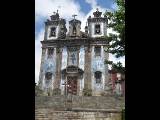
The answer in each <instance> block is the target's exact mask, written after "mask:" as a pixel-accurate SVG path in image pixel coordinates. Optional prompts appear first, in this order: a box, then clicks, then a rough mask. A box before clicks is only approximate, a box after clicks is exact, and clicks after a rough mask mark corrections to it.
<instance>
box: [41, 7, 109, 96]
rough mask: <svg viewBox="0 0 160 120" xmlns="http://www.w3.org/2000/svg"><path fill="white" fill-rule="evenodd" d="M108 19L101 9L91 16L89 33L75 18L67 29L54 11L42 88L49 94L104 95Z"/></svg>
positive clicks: (43, 62) (44, 42)
mask: <svg viewBox="0 0 160 120" xmlns="http://www.w3.org/2000/svg"><path fill="white" fill-rule="evenodd" d="M107 21H108V20H107V17H105V16H102V12H100V11H99V10H98V9H97V10H96V11H95V12H93V17H91V16H89V17H88V19H87V24H86V26H85V32H82V31H81V21H79V20H77V19H76V15H73V19H72V20H71V21H69V28H66V20H65V19H63V18H60V16H59V13H58V11H57V12H54V14H53V15H52V16H50V19H48V20H47V21H46V22H45V33H44V40H42V41H41V44H42V56H41V66H40V74H39V87H40V88H41V89H42V90H43V91H44V92H46V93H47V94H48V93H50V94H52V93H53V91H54V90H57V89H58V90H59V91H60V94H61V95H65V94H68V93H70V94H73V95H79V96H82V95H84V91H87V90H88V91H90V92H91V95H92V96H98V95H101V94H102V93H103V92H104V91H107V89H108V81H109V73H108V65H107V64H105V62H104V61H105V60H108V58H109V53H107V52H106V51H105V50H104V49H105V48H106V47H107V44H108V42H107V40H106V38H105V37H104V36H106V35H107Z"/></svg>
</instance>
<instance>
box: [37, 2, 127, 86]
mask: <svg viewBox="0 0 160 120" xmlns="http://www.w3.org/2000/svg"><path fill="white" fill-rule="evenodd" d="M86 2H87V3H89V4H90V5H91V10H90V11H89V12H88V13H87V14H85V13H83V12H82V11H81V7H80V5H79V4H78V3H77V2H76V0H35V22H36V23H37V22H40V21H41V20H42V19H44V18H45V19H49V17H50V16H51V15H52V14H53V12H54V11H55V12H56V11H57V9H58V10H59V14H60V17H61V18H64V19H66V26H67V29H68V21H69V20H71V19H72V15H73V14H77V15H78V16H77V17H76V18H77V19H78V20H80V21H81V22H82V23H81V30H82V31H84V27H85V25H86V22H87V18H88V17H89V16H92V17H93V12H95V11H96V8H98V9H99V11H101V12H102V14H103V13H104V12H105V11H106V9H107V8H103V7H101V6H98V5H97V1H96V0H86ZM111 32H113V30H112V29H109V30H108V33H111ZM43 38H44V28H41V30H40V32H39V33H37V36H36V40H35V81H36V83H37V82H38V80H39V71H40V60H41V43H40V41H42V40H43ZM110 60H113V61H118V60H120V61H123V64H124V59H116V58H114V57H113V55H110Z"/></svg>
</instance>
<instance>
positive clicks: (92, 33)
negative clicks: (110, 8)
mask: <svg viewBox="0 0 160 120" xmlns="http://www.w3.org/2000/svg"><path fill="white" fill-rule="evenodd" d="M93 15H94V17H93V18H92V17H91V16H89V18H88V28H89V37H93V38H95V37H102V36H105V35H107V17H102V16H101V15H102V12H99V10H98V8H97V10H96V12H93Z"/></svg>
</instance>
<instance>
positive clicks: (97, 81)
mask: <svg viewBox="0 0 160 120" xmlns="http://www.w3.org/2000/svg"><path fill="white" fill-rule="evenodd" d="M94 77H95V80H96V83H101V79H102V72H100V71H96V72H95V74H94Z"/></svg>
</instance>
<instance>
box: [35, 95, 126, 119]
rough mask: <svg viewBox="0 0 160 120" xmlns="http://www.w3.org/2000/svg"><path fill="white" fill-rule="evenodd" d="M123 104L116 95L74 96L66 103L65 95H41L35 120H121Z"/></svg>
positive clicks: (36, 103)
mask: <svg viewBox="0 0 160 120" xmlns="http://www.w3.org/2000/svg"><path fill="white" fill-rule="evenodd" d="M70 104H71V105H70ZM121 104H124V101H123V99H122V98H120V99H116V98H114V97H93V96H91V97H82V96H73V98H72V101H71V102H70V103H67V104H66V99H65V97H64V96H54V97H46V96H41V97H36V99H35V120H120V118H121V110H120V108H121ZM68 105H69V106H68ZM67 108H69V109H67Z"/></svg>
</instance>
